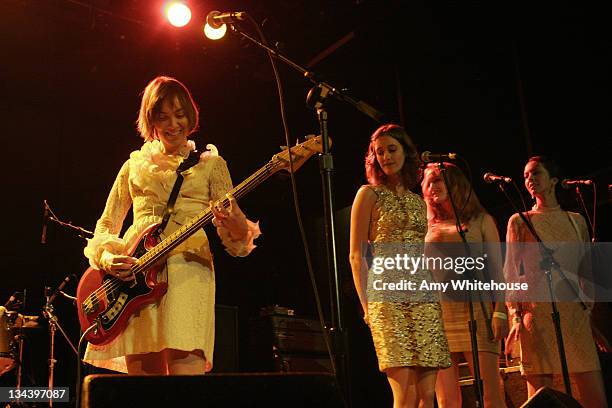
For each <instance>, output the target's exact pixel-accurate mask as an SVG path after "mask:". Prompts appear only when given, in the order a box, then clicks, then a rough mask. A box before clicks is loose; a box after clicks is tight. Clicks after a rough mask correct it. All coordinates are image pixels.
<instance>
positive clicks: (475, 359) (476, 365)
mask: <svg viewBox="0 0 612 408" xmlns="http://www.w3.org/2000/svg"><path fill="white" fill-rule="evenodd" d="M438 166H439V168H440V173H441V174H442V179H443V180H444V185H445V186H446V191H448V199H449V200H450V202H451V206H452V208H453V214H455V225H456V227H457V232H458V233H459V236H460V237H461V241H462V242H463V246H464V248H465V251H466V253H467V256H468V257H471V255H472V251H471V249H470V245H469V244H468V242H467V239H466V237H465V232H466V231H465V230H464V229H463V225H461V220H460V219H459V213H458V212H457V207H456V205H455V201H454V200H453V196H452V194H450V191H451V189H450V186H449V184H448V179H447V177H446V166H444V162H442V161H439V162H438ZM470 188H471V187H470ZM466 272H467V274H468V279H471V278H472V271H470V270H466ZM466 296H467V297H468V301H467V304H468V310H469V314H470V321H469V322H468V329H469V331H470V342H471V346H472V364H473V369H474V385H475V387H474V391H475V393H476V401H475V403H476V407H484V387H483V382H482V378H481V376H480V356H479V355H478V337H477V335H476V333H477V329H478V327H477V324H476V318H475V316H474V301H473V300H472V293H471V291H470V292H469V294H466ZM478 296H479V297H481V296H482V295H481V293H480V292H478ZM480 306H481V308H482V312H483V315H484V317H485V322H486V326H487V333H488V334H489V338H493V330H492V328H491V319H490V318H489V315H488V312H487V309H486V307H485V304H484V303H483V301H482V298H481V299H480ZM489 386H494V385H492V384H489Z"/></svg>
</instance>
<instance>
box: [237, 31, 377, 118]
mask: <svg viewBox="0 0 612 408" xmlns="http://www.w3.org/2000/svg"><path fill="white" fill-rule="evenodd" d="M230 28H231V29H232V31H235V32H237V33H238V34H240V35H241V36H242V37H244V38H246V39H247V40H249V41H250V42H252V43H253V44H256V45H258V46H259V47H261V48H263V49H265V50H266V51H268V52H269V53H270V54H271V55H273V56H274V57H276V58H278V59H279V60H281V61H283V62H284V63H285V64H287V65H289V66H290V67H292V68H293V69H295V70H296V71H298V72H300V73H301V74H302V75H303V76H304V77H305V78H308V79H309V80H310V81H311V82H312V83H314V84H315V85H316V86H319V87H321V88H325V89H326V90H327V92H328V94H329V95H332V96H334V97H335V98H336V99H338V100H340V101H343V102H346V103H348V104H349V105H352V106H353V107H354V108H355V109H357V110H358V111H360V112H361V113H363V114H365V115H366V116H369V117H370V118H372V119H373V120H374V121H376V122H377V123H381V122H383V120H384V118H385V116H386V115H385V114H384V113H382V112H381V111H379V110H378V109H376V108H374V107H373V106H371V105H370V104H368V103H366V102H364V101H361V100H358V99H355V98H353V97H351V96H349V95H348V94H347V93H346V92H345V91H342V90H340V89H337V88H334V87H333V86H331V85H330V84H328V83H326V82H323V81H319V80H317V79H316V75H315V74H314V72H312V71H308V70H307V69H306V68H304V67H302V66H300V65H298V64H296V63H295V62H293V61H291V60H290V59H289V58H287V57H285V56H284V55H283V54H281V53H279V52H278V51H277V50H275V49H273V48H270V47H268V46H267V45H265V44H263V43H262V42H260V41H258V40H256V39H255V38H253V37H251V36H250V35H248V34H247V33H245V32H243V31H242V30H239V29H238V28H236V26H234V25H233V24H230Z"/></svg>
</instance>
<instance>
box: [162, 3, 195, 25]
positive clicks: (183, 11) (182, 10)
mask: <svg viewBox="0 0 612 408" xmlns="http://www.w3.org/2000/svg"><path fill="white" fill-rule="evenodd" d="M166 17H167V18H168V21H169V22H170V24H172V25H173V26H175V27H184V26H186V25H187V23H189V21H190V20H191V10H190V9H189V7H187V5H186V4H185V3H182V2H179V1H175V2H172V3H170V4H169V5H168V6H167V7H166Z"/></svg>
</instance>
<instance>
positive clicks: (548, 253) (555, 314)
mask: <svg viewBox="0 0 612 408" xmlns="http://www.w3.org/2000/svg"><path fill="white" fill-rule="evenodd" d="M495 184H497V186H498V187H499V189H500V190H501V192H502V193H504V195H505V196H506V199H507V200H508V202H510V205H512V208H513V209H514V211H515V212H516V213H517V214H518V215H519V216H520V217H521V219H522V220H523V222H524V223H525V225H526V226H527V228H528V229H529V232H530V233H531V234H532V235H533V236H534V237H535V239H536V241H537V242H538V245H539V246H540V249H541V251H542V261H541V262H540V267H541V268H542V269H543V270H544V274H545V275H546V282H547V283H548V291H549V294H550V305H551V308H552V313H551V318H552V321H553V326H554V327H555V335H556V340H557V349H558V351H559V361H560V362H561V372H562V374H563V384H564V386H565V393H566V394H567V395H569V396H570V397H571V396H572V385H571V383H570V378H569V370H568V368H567V359H566V357H565V345H564V344H563V332H562V331H561V316H560V315H559V310H558V308H557V303H556V301H555V294H554V291H553V287H552V270H553V268H555V269H557V270H558V271H559V274H560V275H561V277H562V278H563V279H564V280H565V281H566V282H567V284H568V285H569V287H570V288H571V289H572V291H573V292H574V295H576V298H577V299H579V296H578V292H577V291H576V288H574V286H573V285H572V283H571V282H570V281H569V280H568V279H567V277H566V276H565V273H564V272H563V270H562V269H561V268H560V267H559V264H558V263H557V262H556V261H555V258H554V256H553V251H552V250H551V249H550V248H548V247H546V245H544V242H542V240H541V239H540V236H539V235H538V233H537V232H536V230H535V228H534V226H533V224H532V223H531V220H529V219H528V218H527V217H526V216H525V214H524V213H523V212H522V211H519V209H518V208H517V207H516V205H515V204H514V201H512V199H511V198H510V196H509V195H508V193H507V192H506V189H505V188H504V185H503V183H502V182H501V181H496V183H495ZM580 304H581V305H582V308H583V309H586V306H585V304H584V303H583V302H582V301H581V302H580Z"/></svg>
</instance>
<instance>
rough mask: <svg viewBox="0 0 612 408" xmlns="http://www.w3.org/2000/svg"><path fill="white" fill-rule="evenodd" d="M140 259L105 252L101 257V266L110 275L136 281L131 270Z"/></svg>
mask: <svg viewBox="0 0 612 408" xmlns="http://www.w3.org/2000/svg"><path fill="white" fill-rule="evenodd" d="M136 261H138V259H136V258H133V257H131V256H127V255H115V254H113V253H110V252H109V251H107V250H104V252H103V253H102V256H101V257H100V266H101V267H102V269H103V270H104V272H106V273H107V274H109V275H112V276H114V277H116V278H119V279H121V280H126V281H129V280H134V275H133V274H132V271H131V268H132V266H133V265H134V264H135V263H136Z"/></svg>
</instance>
